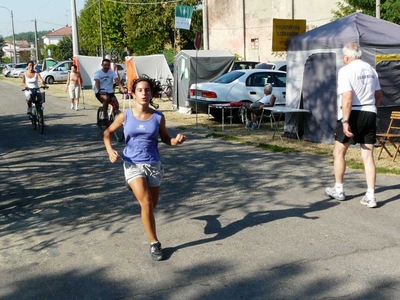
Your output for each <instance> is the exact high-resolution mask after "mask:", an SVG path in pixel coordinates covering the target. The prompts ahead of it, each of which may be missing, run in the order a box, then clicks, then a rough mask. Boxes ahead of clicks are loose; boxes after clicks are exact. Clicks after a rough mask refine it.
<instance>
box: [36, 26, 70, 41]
mask: <svg viewBox="0 0 400 300" xmlns="http://www.w3.org/2000/svg"><path fill="white" fill-rule="evenodd" d="M65 36H67V37H71V36H72V27H71V26H68V25H67V26H65V27H62V28H60V29H57V30H54V29H53V31H52V32H49V33H47V34H46V35H44V36H42V39H43V44H45V45H46V46H49V45H57V44H58V42H59V41H61V40H62V38H63V37H65Z"/></svg>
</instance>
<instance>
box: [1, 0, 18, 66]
mask: <svg viewBox="0 0 400 300" xmlns="http://www.w3.org/2000/svg"><path fill="white" fill-rule="evenodd" d="M0 7H1V8H4V9H7V10H8V11H9V13H10V16H11V27H12V35H13V45H14V63H15V64H16V63H17V48H16V46H15V33H14V18H13V13H12V10H9V9H8V8H7V7H5V6H0Z"/></svg>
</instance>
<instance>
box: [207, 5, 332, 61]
mask: <svg viewBox="0 0 400 300" xmlns="http://www.w3.org/2000/svg"><path fill="white" fill-rule="evenodd" d="M337 2H340V1H339V0H324V1H321V0H308V1H306V0H263V1H261V0H203V3H204V7H203V14H204V17H203V23H204V49H208V50H227V51H229V52H231V53H232V54H235V55H236V56H237V57H238V58H240V59H241V60H247V61H259V62H268V61H274V60H275V61H276V60H284V59H285V58H286V53H285V52H273V51H272V29H273V26H272V24H273V19H274V18H275V19H303V20H306V28H307V31H308V30H311V29H313V28H315V27H318V26H321V25H324V24H326V23H329V22H330V21H331V20H332V17H333V14H332V10H335V9H337V4H336V3H337Z"/></svg>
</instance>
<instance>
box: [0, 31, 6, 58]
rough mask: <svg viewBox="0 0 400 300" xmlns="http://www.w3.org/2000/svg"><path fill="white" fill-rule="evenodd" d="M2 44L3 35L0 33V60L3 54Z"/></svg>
mask: <svg viewBox="0 0 400 300" xmlns="http://www.w3.org/2000/svg"><path fill="white" fill-rule="evenodd" d="M4 45H5V43H4V38H3V36H1V35H0V60H1V61H3V56H4V52H3V47H4Z"/></svg>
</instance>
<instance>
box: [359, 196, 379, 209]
mask: <svg viewBox="0 0 400 300" xmlns="http://www.w3.org/2000/svg"><path fill="white" fill-rule="evenodd" d="M360 203H361V204H362V205H366V206H368V207H370V208H374V207H377V206H378V204H376V199H375V197H374V198H373V199H368V198H367V196H364V197H362V199H361V201H360Z"/></svg>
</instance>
